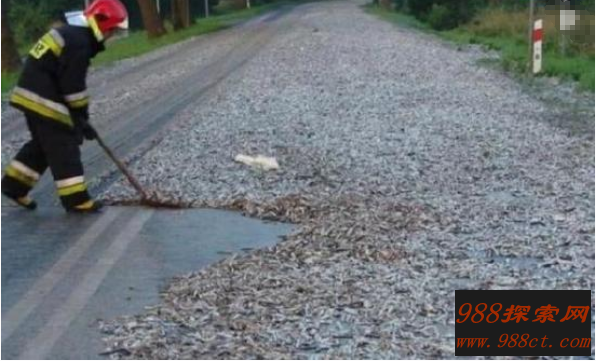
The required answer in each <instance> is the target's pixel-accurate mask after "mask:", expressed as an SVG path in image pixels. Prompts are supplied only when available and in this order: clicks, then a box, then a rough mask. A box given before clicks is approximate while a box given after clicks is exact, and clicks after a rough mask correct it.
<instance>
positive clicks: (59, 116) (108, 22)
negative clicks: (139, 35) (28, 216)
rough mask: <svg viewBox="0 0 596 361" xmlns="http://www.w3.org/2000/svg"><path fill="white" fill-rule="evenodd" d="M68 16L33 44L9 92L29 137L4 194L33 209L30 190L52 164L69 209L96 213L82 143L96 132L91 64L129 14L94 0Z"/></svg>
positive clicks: (114, 3)
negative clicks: (91, 107) (91, 106)
mask: <svg viewBox="0 0 596 361" xmlns="http://www.w3.org/2000/svg"><path fill="white" fill-rule="evenodd" d="M66 20H67V24H64V25H62V26H59V27H58V28H54V29H51V30H50V31H49V32H48V33H47V34H45V35H44V36H43V37H41V39H39V41H38V42H37V43H36V44H35V45H34V46H33V48H32V49H31V50H30V52H29V55H28V57H27V60H26V63H25V66H24V69H23V72H22V74H21V76H20V78H19V81H18V83H17V86H16V87H15V88H14V90H13V91H12V93H11V96H10V105H12V106H14V107H16V108H17V109H19V110H21V111H22V112H23V113H24V115H25V118H26V121H27V127H28V128H29V132H30V133H31V140H29V141H28V142H27V143H25V145H23V147H22V148H21V149H20V150H19V152H18V153H17V155H16V156H15V157H14V159H13V160H12V161H11V163H10V164H9V165H8V167H7V168H6V170H5V174H4V177H3V178H2V194H4V195H5V196H7V197H8V198H10V199H12V200H14V201H15V202H16V203H17V204H19V205H21V206H23V207H25V208H27V209H35V208H36V207H37V204H36V203H35V201H34V200H33V199H31V198H30V197H29V195H28V194H29V192H30V191H31V189H32V188H33V187H34V186H35V183H36V182H37V181H38V180H39V178H40V177H41V175H42V174H43V173H44V172H45V170H46V168H48V167H49V168H50V170H51V172H52V175H53V177H54V181H55V184H56V188H57V191H58V195H59V197H60V200H61V202H62V205H63V206H64V208H65V209H66V210H67V211H68V212H78V213H87V212H96V211H98V210H99V209H100V208H101V206H102V205H101V203H100V202H99V201H96V200H93V199H92V198H91V197H90V196H89V193H88V191H87V185H86V183H85V179H84V176H83V164H82V163H81V151H80V148H79V147H80V145H81V144H82V143H83V138H85V139H87V140H93V139H95V138H96V137H97V133H96V131H95V129H94V128H93V127H92V126H91V125H90V124H89V111H88V108H89V96H88V94H87V87H86V76H87V69H88V67H89V63H90V60H91V58H93V57H94V56H95V55H96V54H97V53H99V52H100V51H103V50H104V42H105V40H106V39H108V38H109V37H111V36H112V35H113V34H114V33H115V32H116V31H117V30H118V29H126V28H127V27H128V14H127V12H126V8H125V7H124V5H122V3H121V2H120V1H119V0H95V1H94V2H92V3H91V4H90V5H89V6H88V7H87V8H86V9H85V10H84V11H82V12H71V13H67V14H66Z"/></svg>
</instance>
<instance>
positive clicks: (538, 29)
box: [532, 19, 544, 74]
mask: <svg viewBox="0 0 596 361" xmlns="http://www.w3.org/2000/svg"><path fill="white" fill-rule="evenodd" d="M543 36H544V31H543V30H542V19H538V20H536V21H535V22H534V31H533V34H532V41H533V43H534V44H533V45H534V46H533V48H534V49H533V50H534V51H533V53H534V56H533V58H532V74H537V73H539V72H540V70H542V37H543Z"/></svg>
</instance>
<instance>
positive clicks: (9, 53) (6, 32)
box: [2, 1, 21, 72]
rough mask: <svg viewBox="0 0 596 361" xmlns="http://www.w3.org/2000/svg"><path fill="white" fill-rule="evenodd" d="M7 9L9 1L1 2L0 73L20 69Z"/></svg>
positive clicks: (19, 60)
mask: <svg viewBox="0 0 596 361" xmlns="http://www.w3.org/2000/svg"><path fill="white" fill-rule="evenodd" d="M9 7H10V2H9V1H2V72H5V71H16V70H18V69H19V68H20V67H21V59H20V58H19V52H18V51H17V45H16V43H15V41H14V36H13V33H12V29H11V28H10V24H9V23H8V10H9Z"/></svg>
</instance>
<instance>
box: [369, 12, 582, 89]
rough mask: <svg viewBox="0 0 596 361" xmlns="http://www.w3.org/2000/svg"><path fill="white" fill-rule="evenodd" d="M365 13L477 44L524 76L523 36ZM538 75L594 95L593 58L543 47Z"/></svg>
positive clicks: (397, 15) (397, 16) (405, 17)
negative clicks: (564, 81)
mask: <svg viewBox="0 0 596 361" xmlns="http://www.w3.org/2000/svg"><path fill="white" fill-rule="evenodd" d="M365 10H366V11H367V12H368V13H371V14H373V15H377V16H378V17H379V18H381V19H383V20H386V21H389V22H391V23H394V24H396V25H399V26H405V27H408V28H414V29H418V30H422V31H425V32H430V33H434V34H436V35H438V36H439V37H441V38H443V39H447V40H449V41H452V42H455V43H457V44H480V45H483V46H485V47H487V48H488V49H491V50H496V51H498V52H500V53H501V65H502V67H503V68H504V69H505V70H508V71H512V72H515V73H517V74H524V72H526V69H527V61H528V45H527V40H526V38H525V33H524V34H523V35H520V36H511V35H504V34H498V33H493V34H491V35H486V34H479V33H478V32H476V31H474V29H473V28H467V27H465V26H464V27H459V28H457V29H454V30H450V31H435V30H432V29H431V28H430V26H429V25H427V24H425V23H422V22H420V21H418V20H417V19H415V18H414V17H413V16H410V15H406V14H403V13H398V12H395V11H388V10H384V9H382V8H379V7H374V6H370V5H369V6H365ZM542 69H543V71H542V73H541V75H546V76H555V77H559V78H563V79H570V80H573V81H576V82H578V86H579V88H580V89H581V90H587V91H591V92H594V55H590V54H574V55H568V56H563V55H561V54H560V53H559V52H558V51H557V50H556V48H555V47H554V46H550V47H549V46H546V47H545V49H544V53H543V64H542Z"/></svg>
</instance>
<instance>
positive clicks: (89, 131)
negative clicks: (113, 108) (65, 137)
mask: <svg viewBox="0 0 596 361" xmlns="http://www.w3.org/2000/svg"><path fill="white" fill-rule="evenodd" d="M81 130H82V131H83V137H85V139H87V140H95V139H97V131H96V130H95V128H93V127H92V126H91V124H89V122H84V123H83V124H82V129H81Z"/></svg>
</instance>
